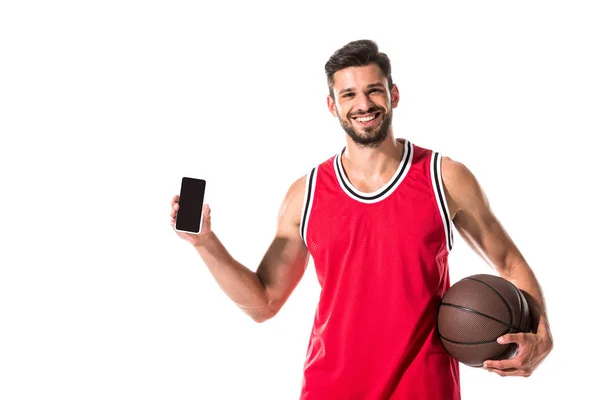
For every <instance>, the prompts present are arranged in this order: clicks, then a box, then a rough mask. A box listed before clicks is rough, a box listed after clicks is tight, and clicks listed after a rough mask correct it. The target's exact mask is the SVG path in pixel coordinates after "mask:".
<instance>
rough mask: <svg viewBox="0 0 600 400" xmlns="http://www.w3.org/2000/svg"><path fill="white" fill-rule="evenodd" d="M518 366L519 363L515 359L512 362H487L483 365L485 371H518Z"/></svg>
mask: <svg viewBox="0 0 600 400" xmlns="http://www.w3.org/2000/svg"><path fill="white" fill-rule="evenodd" d="M518 366H519V362H518V361H516V360H515V359H514V358H511V359H510V360H487V361H485V362H484V363H483V368H485V369H499V370H509V369H516V368H517V367H518Z"/></svg>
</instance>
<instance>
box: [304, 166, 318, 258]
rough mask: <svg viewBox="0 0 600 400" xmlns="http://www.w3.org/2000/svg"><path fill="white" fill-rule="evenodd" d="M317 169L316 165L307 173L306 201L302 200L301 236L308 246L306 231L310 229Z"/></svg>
mask: <svg viewBox="0 0 600 400" xmlns="http://www.w3.org/2000/svg"><path fill="white" fill-rule="evenodd" d="M317 169H318V167H314V168H313V169H312V170H311V171H310V172H309V173H308V174H306V185H305V187H304V201H303V202H302V216H301V217H300V237H301V238H302V240H303V241H304V244H306V247H308V243H307V241H306V232H307V231H308V220H309V219H310V212H311V209H312V205H313V199H314V197H315V184H316V182H317Z"/></svg>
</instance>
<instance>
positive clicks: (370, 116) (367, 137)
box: [327, 64, 400, 147]
mask: <svg viewBox="0 0 600 400" xmlns="http://www.w3.org/2000/svg"><path fill="white" fill-rule="evenodd" d="M333 95H334V97H333V98H332V97H331V96H328V97H327V104H328V106H329V111H330V112H331V114H333V116H335V117H337V118H338V119H339V121H340V124H341V125H342V128H343V129H344V130H345V131H346V133H347V134H348V136H350V138H351V139H352V140H353V141H354V142H355V143H357V144H360V145H363V146H366V147H376V146H377V145H378V144H379V143H381V142H382V141H383V140H384V139H385V138H386V137H387V135H388V133H389V129H390V126H391V124H392V109H393V108H396V107H397V106H398V101H399V97H400V96H399V94H398V88H397V87H396V85H394V86H393V88H392V91H391V92H390V91H389V88H388V83H387V79H386V77H385V76H384V74H383V72H382V71H381V69H380V68H379V66H378V65H377V64H370V65H366V66H361V67H349V68H344V69H342V70H339V71H338V72H336V73H335V74H334V76H333Z"/></svg>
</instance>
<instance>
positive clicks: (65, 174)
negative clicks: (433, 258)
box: [0, 0, 600, 400]
mask: <svg viewBox="0 0 600 400" xmlns="http://www.w3.org/2000/svg"><path fill="white" fill-rule="evenodd" d="M217 3H218V4H217ZM594 3H595V2H593V1H569V2H566V1H563V2H558V1H539V2H534V1H524V0H520V1H502V2H487V1H453V2H430V1H419V2H416V1H413V2H408V1H404V2H400V1H390V2H376V1H373V2H367V1H363V2H360V3H358V2H357V3H353V2H350V1H344V2H333V1H321V2H319V3H318V4H314V5H308V4H305V3H303V2H297V3H295V5H288V3H287V2H278V3H275V2H273V4H267V3H265V2H260V1H251V2H241V1H239V2H207V3H202V2H196V1H169V2H166V1H163V2H160V1H129V0H128V1H125V0H120V1H102V2H100V1H97V2H90V1H87V2H82V1H79V2H78V1H54V2H41V1H39V2H32V1H18V2H17V1H6V2H2V5H1V6H0V134H1V142H0V174H1V185H0V188H1V191H2V195H1V196H0V202H1V204H0V210H1V220H0V230H1V231H0V234H1V238H0V239H1V241H0V243H1V244H0V398H1V399H4V400H13V399H48V398H60V399H145V400H148V399H182V400H183V399H211V400H213V399H214V400H217V399H278V400H279V399H295V398H297V397H298V394H299V390H300V384H301V375H302V367H303V362H304V356H305V353H306V347H307V344H308V338H309V333H310V329H311V325H312V319H313V313H314V310H315V306H316V304H317V299H318V295H319V287H318V283H317V281H316V278H315V273H314V266H313V264H312V261H311V263H310V264H309V267H308V270H307V272H306V274H305V276H304V278H303V280H302V281H301V283H300V284H299V286H298V287H297V289H296V291H295V292H294V293H293V294H292V296H291V298H290V299H289V301H288V303H287V304H286V305H285V306H284V308H283V309H282V310H281V312H280V313H279V314H278V315H277V316H276V317H275V318H274V319H272V320H270V321H268V322H266V323H264V324H256V323H255V322H253V321H252V320H251V319H250V318H249V317H247V316H246V315H245V314H243V313H242V312H241V311H239V310H238V309H237V308H236V307H235V306H234V305H233V303H232V302H230V301H229V299H228V298H227V297H226V296H225V295H224V294H223V292H221V291H220V289H219V288H218V286H217V285H216V283H215V281H214V280H213V278H212V276H211V275H210V274H209V272H208V270H207V268H206V266H205V265H204V264H203V263H202V262H201V260H200V258H199V256H198V255H197V253H196V252H195V251H194V250H193V248H192V247H191V246H190V245H189V244H188V243H186V242H184V241H183V240H181V239H179V238H178V237H177V236H176V235H175V233H174V232H173V231H172V229H171V226H170V224H169V210H170V205H169V203H170V200H171V198H172V196H173V195H174V194H176V193H178V191H179V184H180V181H181V177H182V176H195V177H201V178H204V179H206V180H207V181H208V184H207V190H208V192H207V196H208V199H207V201H208V203H209V204H210V205H211V208H212V216H213V229H214V230H215V231H216V233H217V235H218V236H219V237H220V239H221V240H222V241H223V243H224V244H225V246H226V247H227V249H228V250H229V251H230V252H231V254H232V255H233V256H234V257H235V258H236V259H237V260H239V261H240V262H242V263H243V264H245V265H246V266H248V267H249V268H250V269H253V270H255V269H256V267H257V266H258V262H259V261H260V259H261V257H262V256H263V254H264V252H265V251H266V249H267V247H268V245H269V243H270V241H271V240H272V238H273V235H274V232H275V223H276V216H277V212H278V209H279V205H280V204H281V201H282V200H283V197H284V195H285V193H286V191H287V188H288V187H289V185H290V184H291V183H292V182H293V181H294V180H295V179H296V178H298V177H300V176H301V175H302V174H304V173H306V172H308V170H309V169H310V168H311V167H312V166H314V165H316V164H317V163H319V162H321V161H323V160H324V159H326V158H328V157H330V156H331V155H333V154H334V153H336V152H338V151H339V150H341V148H342V146H343V145H344V144H345V139H344V138H345V136H344V135H345V133H344V132H343V131H342V130H341V128H340V127H339V124H338V121H337V120H336V119H335V118H333V117H331V116H330V114H329V113H328V112H327V108H326V95H327V85H326V80H325V74H324V70H323V67H324V64H325V62H326V61H327V59H328V57H329V56H330V55H331V54H332V53H333V52H334V51H335V50H336V49H337V48H339V47H341V46H343V45H344V44H346V43H347V42H348V41H351V40H355V39H363V38H368V39H373V40H375V41H377V43H378V44H379V45H380V48H381V50H382V51H384V52H386V53H387V54H388V55H389V56H390V58H391V60H392V67H393V70H392V72H393V78H394V80H395V81H396V83H397V84H398V86H399V89H400V94H401V101H400V104H399V107H398V108H397V109H396V110H395V115H394V122H393V126H394V134H395V136H397V137H405V138H408V139H410V140H411V141H413V143H415V144H417V145H420V146H423V147H428V148H433V149H435V150H437V151H440V152H441V153H442V154H444V155H447V156H450V157H452V158H453V159H455V160H458V161H461V162H463V163H464V164H465V165H467V166H468V167H469V168H470V169H471V170H472V171H473V172H474V174H475V175H476V176H477V178H478V179H479V181H480V183H481V184H482V186H483V188H484V190H485V191H486V193H487V195H488V196H489V198H490V201H491V204H492V207H493V209H494V211H495V212H496V214H497V215H498V217H499V218H500V220H501V221H502V223H503V224H504V226H505V227H506V229H507V230H508V232H509V233H510V234H511V236H512V237H513V239H514V240H515V241H516V243H517V245H518V246H519V248H520V249H521V250H522V252H523V253H524V255H525V256H526V258H527V260H528V261H529V262H530V264H531V266H532V267H533V268H534V271H535V273H536V274H537V276H538V278H539V280H540V282H541V283H542V286H543V288H544V292H545V295H546V299H547V303H548V310H549V314H550V320H551V323H552V329H553V333H554V337H555V350H554V352H553V353H552V354H551V355H550V356H549V357H548V358H547V359H546V361H545V362H544V363H543V364H542V365H541V366H540V368H539V369H538V370H537V371H536V372H535V373H534V374H533V376H532V377H530V378H527V379H523V378H501V377H499V376H497V375H493V374H490V373H488V372H485V371H482V370H479V369H477V370H476V369H470V368H466V367H461V380H462V390H463V399H465V400H473V399H482V398H486V399H489V400H491V399H506V398H519V399H521V398H522V399H525V398H532V397H536V398H544V397H546V396H550V395H556V396H558V398H563V397H567V396H573V395H574V390H586V391H588V393H589V394H588V395H584V394H582V393H581V392H579V394H577V395H576V396H575V397H577V398H579V399H583V398H591V397H593V396H594V395H593V393H597V389H596V382H595V380H596V368H597V367H596V364H597V360H598V355H599V354H598V350H597V345H596V341H597V337H598V332H597V327H598V322H597V319H598V317H597V311H596V307H595V306H596V305H597V288H598V281H597V278H598V276H599V274H598V268H599V267H600V262H599V261H598V260H599V258H598V239H600V235H599V234H598V228H597V226H598V223H599V222H600V218H599V217H598V208H597V203H598V200H597V198H596V196H595V195H593V194H595V193H597V186H598V181H599V179H598V171H599V168H598V164H597V161H596V155H597V149H596V147H595V143H597V136H598V134H599V133H600V124H599V122H598V110H599V109H600V100H599V99H600V97H599V93H600V80H599V74H598V71H600V62H599V60H598V49H599V43H598V39H597V38H598V37H600V29H599V25H598V18H599V13H598V11H597V8H596V6H595V4H594ZM450 268H451V278H452V281H456V280H458V279H460V278H462V277H464V276H467V275H470V274H473V273H481V272H492V271H491V270H490V269H489V267H488V266H487V265H486V264H485V263H484V262H483V260H481V259H480V258H479V257H478V256H477V255H476V254H475V253H474V252H472V251H471V250H470V249H469V248H468V247H467V245H466V244H465V242H463V241H462V239H461V238H460V237H459V236H458V235H456V243H455V248H454V250H453V251H452V253H451V256H450ZM586 396H589V397H586Z"/></svg>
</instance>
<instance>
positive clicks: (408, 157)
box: [334, 142, 412, 200]
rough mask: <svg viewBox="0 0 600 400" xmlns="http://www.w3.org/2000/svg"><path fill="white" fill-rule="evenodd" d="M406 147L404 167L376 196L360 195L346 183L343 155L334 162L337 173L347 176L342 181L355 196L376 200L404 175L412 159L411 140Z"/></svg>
mask: <svg viewBox="0 0 600 400" xmlns="http://www.w3.org/2000/svg"><path fill="white" fill-rule="evenodd" d="M405 148H406V149H407V151H406V154H405V156H404V164H402V169H401V170H400V173H399V174H398V175H396V178H395V179H394V180H393V181H392V182H391V183H390V184H389V185H388V186H387V187H386V188H385V190H383V191H382V192H381V193H378V194H376V195H374V196H363V195H360V194H358V193H356V192H355V191H354V190H352V188H350V187H349V186H348V184H347V183H346V179H348V177H347V176H346V172H345V171H344V168H343V167H342V162H341V160H340V157H341V155H340V156H338V157H337V162H336V163H334V165H335V169H336V171H337V173H338V174H339V175H340V177H344V178H346V179H344V178H342V179H341V183H342V185H344V187H345V188H346V190H347V191H348V192H350V193H352V195H353V196H355V197H358V198H359V199H361V200H375V199H378V198H380V197H382V196H384V195H385V194H386V193H387V192H389V191H390V190H391V189H392V188H393V187H394V186H396V183H398V180H400V178H402V177H403V176H404V171H405V170H406V168H407V166H408V163H409V162H410V160H411V152H412V146H411V145H410V143H409V142H407V143H406V146H405ZM338 164H339V165H338ZM348 180H349V179H348Z"/></svg>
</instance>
